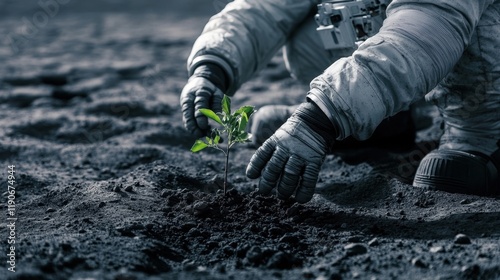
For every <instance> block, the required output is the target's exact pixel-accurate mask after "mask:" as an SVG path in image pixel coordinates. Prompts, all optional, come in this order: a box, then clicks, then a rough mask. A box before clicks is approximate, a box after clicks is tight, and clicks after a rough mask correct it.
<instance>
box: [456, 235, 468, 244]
mask: <svg viewBox="0 0 500 280" xmlns="http://www.w3.org/2000/svg"><path fill="white" fill-rule="evenodd" d="M454 243H455V244H471V240H470V238H469V237H468V236H467V235H465V234H462V233H459V234H457V235H456V236H455V240H454Z"/></svg>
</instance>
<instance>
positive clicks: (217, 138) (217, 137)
mask: <svg viewBox="0 0 500 280" xmlns="http://www.w3.org/2000/svg"><path fill="white" fill-rule="evenodd" d="M219 141H220V136H219V135H215V138H214V143H215V145H218V144H219Z"/></svg>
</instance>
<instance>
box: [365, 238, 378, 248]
mask: <svg viewBox="0 0 500 280" xmlns="http://www.w3.org/2000/svg"><path fill="white" fill-rule="evenodd" d="M379 244H380V241H379V240H378V238H373V239H372V240H370V241H368V246H370V247H374V246H378V245H379Z"/></svg>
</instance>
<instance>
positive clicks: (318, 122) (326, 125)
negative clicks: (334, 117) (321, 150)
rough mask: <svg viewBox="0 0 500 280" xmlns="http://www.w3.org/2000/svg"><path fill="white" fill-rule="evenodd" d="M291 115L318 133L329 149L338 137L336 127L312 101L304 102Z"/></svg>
mask: <svg viewBox="0 0 500 280" xmlns="http://www.w3.org/2000/svg"><path fill="white" fill-rule="evenodd" d="M293 116H295V117H296V118H298V119H299V120H301V121H303V122H304V123H305V124H306V125H307V126H309V127H310V128H311V129H312V130H313V131H315V132H316V133H318V134H319V135H320V136H321V137H322V138H323V140H324V141H325V142H326V145H327V148H328V149H329V150H330V149H331V148H332V146H333V143H334V142H335V139H336V138H337V137H338V129H337V128H336V127H335V126H334V125H333V124H332V122H330V120H329V119H328V117H327V116H326V115H325V113H323V111H321V109H320V108H319V107H318V105H316V104H315V103H314V102H312V101H309V102H304V103H302V104H300V106H299V107H298V108H297V109H296V110H295V112H294V113H293V115H292V117H293Z"/></svg>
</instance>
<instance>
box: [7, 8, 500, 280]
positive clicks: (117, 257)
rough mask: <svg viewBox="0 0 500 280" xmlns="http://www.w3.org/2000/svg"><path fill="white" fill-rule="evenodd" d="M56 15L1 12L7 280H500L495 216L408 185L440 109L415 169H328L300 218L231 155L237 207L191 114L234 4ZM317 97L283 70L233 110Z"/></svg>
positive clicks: (407, 158) (384, 162)
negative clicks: (224, 13) (183, 100)
mask: <svg viewBox="0 0 500 280" xmlns="http://www.w3.org/2000/svg"><path fill="white" fill-rule="evenodd" d="M48 2H51V1H48ZM51 3H56V4H57V6H54V5H53V6H51V7H52V8H46V7H45V8H46V9H44V8H43V7H42V6H40V5H39V4H37V2H35V1H33V2H32V4H26V3H24V2H23V3H20V2H16V1H3V2H2V3H1V4H0V15H1V17H0V25H1V27H2V28H0V35H1V36H0V38H2V40H3V41H2V45H1V46H0V57H1V60H0V62H1V63H0V81H1V85H0V128H1V129H0V168H1V170H2V171H1V173H0V174H3V175H2V176H3V177H2V178H0V187H1V189H2V193H3V196H2V199H3V202H2V204H3V205H6V207H5V210H7V203H8V199H9V197H8V195H9V193H8V185H10V184H9V182H8V175H9V174H8V171H9V170H10V169H9V168H8V166H10V165H15V168H14V170H15V173H14V176H15V183H13V185H14V186H15V199H14V201H15V203H16V206H15V212H14V215H15V217H17V220H16V221H15V231H14V233H15V241H16V244H15V254H16V255H15V270H16V272H15V273H14V272H11V271H9V270H8V268H9V267H10V264H9V263H7V262H6V261H8V259H7V257H6V254H9V253H10V251H11V250H10V245H9V244H8V238H7V237H8V236H9V234H12V232H11V231H10V230H9V228H7V225H9V222H10V221H9V220H7V218H8V217H10V216H8V213H7V214H4V215H3V218H2V219H1V222H0V227H1V228H2V236H4V238H3V240H4V241H2V242H1V243H2V256H3V257H2V258H0V259H1V260H2V261H1V263H3V267H2V268H1V270H2V272H1V273H0V279H6V278H10V279H274V278H278V279H280V278H285V279H286V278H288V279H352V278H356V279H460V278H465V279H500V243H499V240H500V212H499V209H500V201H499V200H498V198H481V197H476V196H469V195H460V194H448V193H443V192H437V191H426V190H422V189H415V188H413V187H411V185H409V184H408V183H410V182H411V177H412V174H413V172H414V171H415V168H416V167H417V166H418V161H419V160H420V159H421V158H422V156H423V155H424V154H425V153H427V152H429V151H430V150H431V149H433V148H435V147H436V143H435V140H436V139H438V137H439V132H440V131H439V124H440V119H439V116H438V115H437V114H436V112H435V110H433V109H432V108H431V107H428V106H420V107H418V108H416V109H415V110H414V113H415V116H416V117H417V121H418V126H419V128H421V130H420V132H419V134H418V139H417V144H416V145H415V147H413V148H412V149H411V150H409V151H406V152H403V153H389V152H381V151H365V150H364V151H351V153H346V152H345V151H344V153H343V155H344V156H343V157H340V156H339V155H338V154H336V155H329V156H328V157H327V159H326V162H325V165H324V167H323V170H322V172H321V174H320V181H319V183H318V189H317V194H316V195H315V197H314V198H313V200H312V201H311V202H310V203H307V204H304V205H299V204H296V203H293V201H286V202H282V201H278V200H277V199H275V198H273V197H262V196H259V195H257V194H256V193H254V192H253V190H254V189H255V187H256V184H257V182H256V181H253V180H249V179H248V178H246V177H245V175H244V170H245V168H246V164H247V163H248V161H249V159H250V157H251V155H252V153H253V152H254V151H255V149H254V148H253V147H251V146H246V145H242V146H239V147H235V152H234V153H233V155H234V156H233V157H232V159H231V170H230V171H231V172H230V176H229V180H230V182H231V188H232V189H231V190H230V191H229V192H228V194H227V195H225V196H224V195H223V194H222V193H221V191H220V186H221V185H222V183H221V175H222V173H223V164H224V161H223V158H222V156H221V155H220V154H219V153H217V151H206V152H205V151H204V152H201V153H199V154H192V153H191V152H189V148H190V146H191V144H192V143H193V142H194V140H195V139H193V138H192V137H191V136H190V135H189V134H187V133H186V132H185V131H184V129H183V128H182V124H181V112H180V108H179V105H178V96H179V93H180V91H181V89H182V87H183V85H184V83H185V82H186V78H187V77H186V70H185V60H186V58H187V55H188V54H189V51H190V48H191V45H192V43H193V42H194V39H195V38H196V36H197V35H198V34H199V33H200V32H201V30H202V28H203V25H204V23H205V22H206V21H207V20H208V18H209V16H210V15H212V14H214V13H215V12H217V11H218V10H220V8H221V7H222V6H223V4H224V1H214V2H212V1H206V2H196V1H194V0H190V1H182V2H181V1H176V2H173V1H166V2H165V3H163V2H158V3H157V2H154V1H152V0H149V1H133V0H128V1H120V2H118V1H112V0H108V1H85V2H84V1H77V0H73V1H62V0H61V1H60V2H55V1H52V2H51ZM63 3H64V4H63ZM56 7H57V9H56ZM47 9H48V10H47ZM56 10H57V11H56ZM51 11H52V12H51ZM44 15H45V16H44ZM306 90H307V88H305V87H304V86H302V85H300V84H298V83H297V82H295V81H294V80H292V79H291V78H290V77H289V75H288V73H287V71H286V70H285V68H284V66H283V63H282V59H281V58H280V56H276V57H275V58H274V59H273V61H272V62H271V63H270V64H269V65H268V66H267V68H266V69H265V70H264V71H263V72H262V73H260V74H259V75H258V76H256V77H255V78H254V79H253V80H252V81H250V82H249V83H247V84H245V85H244V86H243V87H242V88H241V90H240V91H239V92H238V93H237V94H236V96H235V97H234V99H233V104H235V106H238V105H244V104H251V105H255V106H257V107H261V106H263V105H266V104H294V103H297V102H299V101H301V100H303V98H304V94H305V92H306ZM426 115H427V117H426ZM429 115H430V116H431V117H433V118H429V117H428V116H429ZM11 210H12V209H11ZM4 213H6V212H4Z"/></svg>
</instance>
